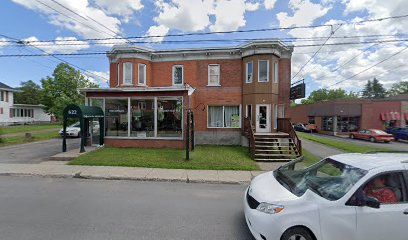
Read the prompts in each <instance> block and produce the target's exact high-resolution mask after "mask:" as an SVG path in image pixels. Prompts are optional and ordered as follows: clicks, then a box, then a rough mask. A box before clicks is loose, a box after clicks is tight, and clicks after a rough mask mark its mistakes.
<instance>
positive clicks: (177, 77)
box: [173, 65, 184, 85]
mask: <svg viewBox="0 0 408 240" xmlns="http://www.w3.org/2000/svg"><path fill="white" fill-rule="evenodd" d="M183 81H184V68H183V65H174V66H173V85H182V84H183Z"/></svg>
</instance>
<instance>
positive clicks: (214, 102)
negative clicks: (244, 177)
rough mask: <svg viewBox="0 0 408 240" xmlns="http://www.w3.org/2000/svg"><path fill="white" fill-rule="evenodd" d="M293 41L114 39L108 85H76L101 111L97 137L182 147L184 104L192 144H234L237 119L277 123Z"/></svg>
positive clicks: (123, 143) (260, 128)
mask: <svg viewBox="0 0 408 240" xmlns="http://www.w3.org/2000/svg"><path fill="white" fill-rule="evenodd" d="M292 51H293V48H292V47H290V46H287V45H285V44H283V43H282V42H280V41H278V40H268V41H254V42H249V43H246V44H242V45H239V46H234V47H219V48H215V47H211V48H192V49H166V50H154V49H150V48H145V47H139V46H134V45H121V46H114V47H113V48H112V50H111V51H110V52H109V53H108V58H109V63H110V83H109V88H105V89H103V88H86V89H79V91H81V92H82V93H83V94H84V95H85V97H86V102H87V104H89V105H92V106H100V107H102V109H103V110H104V112H105V135H106V136H105V144H106V145H110V146H118V147H174V148H183V147H184V146H185V126H186V111H187V109H191V111H193V112H194V123H195V142H196V143H197V144H241V141H242V127H243V118H244V117H249V118H251V119H252V123H253V125H254V129H255V130H256V132H260V133H262V132H263V133H273V132H276V130H277V118H278V117H284V114H285V109H286V108H287V107H288V106H289V89H290V80H291V78H290V75H291V54H292Z"/></svg>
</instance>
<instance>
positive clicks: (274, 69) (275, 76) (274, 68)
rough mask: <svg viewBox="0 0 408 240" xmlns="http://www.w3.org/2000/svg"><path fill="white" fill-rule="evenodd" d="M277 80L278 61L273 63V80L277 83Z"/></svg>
mask: <svg viewBox="0 0 408 240" xmlns="http://www.w3.org/2000/svg"><path fill="white" fill-rule="evenodd" d="M278 81H279V65H278V62H274V63H273V82H274V83H278Z"/></svg>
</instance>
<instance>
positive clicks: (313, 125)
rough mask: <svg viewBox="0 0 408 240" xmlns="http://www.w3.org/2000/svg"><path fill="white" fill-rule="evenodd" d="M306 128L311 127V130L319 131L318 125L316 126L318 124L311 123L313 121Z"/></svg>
mask: <svg viewBox="0 0 408 240" xmlns="http://www.w3.org/2000/svg"><path fill="white" fill-rule="evenodd" d="M306 128H307V129H309V130H310V132H315V133H317V126H316V124H311V123H309V124H307V125H306Z"/></svg>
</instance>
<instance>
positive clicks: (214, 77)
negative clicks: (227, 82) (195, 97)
mask: <svg viewBox="0 0 408 240" xmlns="http://www.w3.org/2000/svg"><path fill="white" fill-rule="evenodd" d="M208 86H220V65H219V64H210V65H208Z"/></svg>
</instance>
